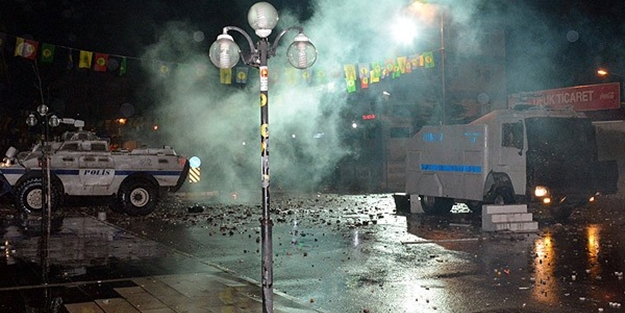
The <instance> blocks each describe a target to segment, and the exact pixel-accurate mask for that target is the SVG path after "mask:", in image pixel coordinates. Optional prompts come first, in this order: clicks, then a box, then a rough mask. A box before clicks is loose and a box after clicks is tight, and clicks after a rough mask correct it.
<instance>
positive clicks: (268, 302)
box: [258, 38, 273, 313]
mask: <svg viewBox="0 0 625 313" xmlns="http://www.w3.org/2000/svg"><path fill="white" fill-rule="evenodd" d="M258 51H259V52H260V66H259V68H258V69H259V71H260V75H259V76H260V159H261V161H260V163H261V186H262V210H263V215H262V218H261V220H260V225H261V237H262V254H263V256H262V264H261V266H262V288H263V290H262V300H263V313H273V260H272V257H273V248H272V238H271V237H272V236H271V227H272V226H273V222H272V221H271V218H270V217H269V204H270V203H269V94H268V91H269V69H268V68H267V58H268V56H267V55H268V52H269V41H268V40H267V38H262V39H261V40H260V42H259V43H258Z"/></svg>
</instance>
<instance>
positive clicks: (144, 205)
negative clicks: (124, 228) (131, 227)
mask: <svg viewBox="0 0 625 313" xmlns="http://www.w3.org/2000/svg"><path fill="white" fill-rule="evenodd" d="M157 200H158V190H157V188H156V186H154V184H152V183H150V182H148V181H146V180H130V181H127V182H125V183H123V184H122V185H121V186H120V187H119V192H118V195H117V205H118V207H117V208H118V209H119V210H120V211H123V212H125V213H127V214H128V215H135V216H136V215H148V214H150V213H152V211H154V209H156V202H157Z"/></svg>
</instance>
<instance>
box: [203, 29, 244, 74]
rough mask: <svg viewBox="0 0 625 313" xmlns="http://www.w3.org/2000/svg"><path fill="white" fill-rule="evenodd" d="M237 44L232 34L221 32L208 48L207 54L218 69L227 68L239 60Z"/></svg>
mask: <svg viewBox="0 0 625 313" xmlns="http://www.w3.org/2000/svg"><path fill="white" fill-rule="evenodd" d="M240 51H241V49H239V45H237V43H236V42H234V39H232V36H230V35H228V34H221V35H219V36H217V40H215V42H213V44H212V45H211V46H210V48H209V49H208V56H209V58H210V59H211V62H213V64H214V65H215V66H216V67H218V68H220V69H229V68H232V67H234V66H235V65H236V64H237V63H238V62H239V53H240Z"/></svg>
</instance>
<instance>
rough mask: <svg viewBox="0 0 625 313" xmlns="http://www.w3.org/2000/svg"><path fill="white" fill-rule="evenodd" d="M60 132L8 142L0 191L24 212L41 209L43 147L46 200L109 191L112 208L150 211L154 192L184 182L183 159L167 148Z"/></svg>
mask: <svg viewBox="0 0 625 313" xmlns="http://www.w3.org/2000/svg"><path fill="white" fill-rule="evenodd" d="M76 126H77V127H78V130H77V131H74V132H67V133H65V134H64V135H63V136H62V138H61V140H60V141H55V142H47V143H45V145H42V144H41V143H39V144H37V145H35V146H34V147H33V148H32V149H31V150H30V151H23V152H18V151H17V150H16V149H15V148H13V147H11V148H9V149H8V151H7V153H6V155H5V156H6V157H5V158H4V161H3V162H2V164H0V193H2V191H4V193H7V192H8V193H11V194H12V196H13V197H14V200H15V206H16V207H17V208H18V209H19V210H21V211H23V212H26V213H32V212H37V211H41V209H42V205H43V202H42V197H44V196H45V195H44V193H43V190H44V188H42V187H43V184H44V181H45V179H46V178H47V177H48V176H47V175H46V173H44V171H43V170H42V161H44V159H45V157H44V155H45V154H44V149H46V151H48V152H47V156H48V160H49V161H48V162H49V163H48V164H49V167H48V168H49V172H50V176H49V177H50V181H49V182H50V183H49V186H50V205H51V207H52V208H53V209H56V208H58V207H59V206H61V205H62V203H63V200H64V198H65V197H66V196H98V197H109V198H111V197H112V198H111V200H112V201H110V206H111V208H112V209H113V210H116V211H119V212H125V213H127V214H130V215H147V214H149V213H151V212H152V211H154V209H155V207H156V205H157V202H158V200H159V197H161V196H162V195H164V193H165V192H169V191H177V190H178V189H179V188H180V187H181V186H182V185H183V184H184V182H185V180H186V177H187V173H188V171H189V163H188V161H187V159H186V158H185V157H183V156H180V155H178V154H177V153H176V152H175V151H174V149H173V148H171V147H168V146H165V147H163V148H138V149H133V150H111V148H110V145H109V141H108V140H107V139H102V138H99V137H98V136H96V134H95V133H93V132H90V131H84V130H83V129H82V127H83V126H84V122H82V121H76Z"/></svg>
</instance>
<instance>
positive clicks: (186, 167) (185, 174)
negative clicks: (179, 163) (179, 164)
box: [169, 160, 190, 192]
mask: <svg viewBox="0 0 625 313" xmlns="http://www.w3.org/2000/svg"><path fill="white" fill-rule="evenodd" d="M189 168H190V165H189V160H187V161H186V162H185V163H184V168H183V169H182V173H181V174H180V177H178V181H177V182H176V186H174V187H172V188H171V189H170V190H169V191H171V192H176V191H178V190H180V188H181V187H182V185H183V184H184V182H185V181H186V180H187V177H188V176H189Z"/></svg>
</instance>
